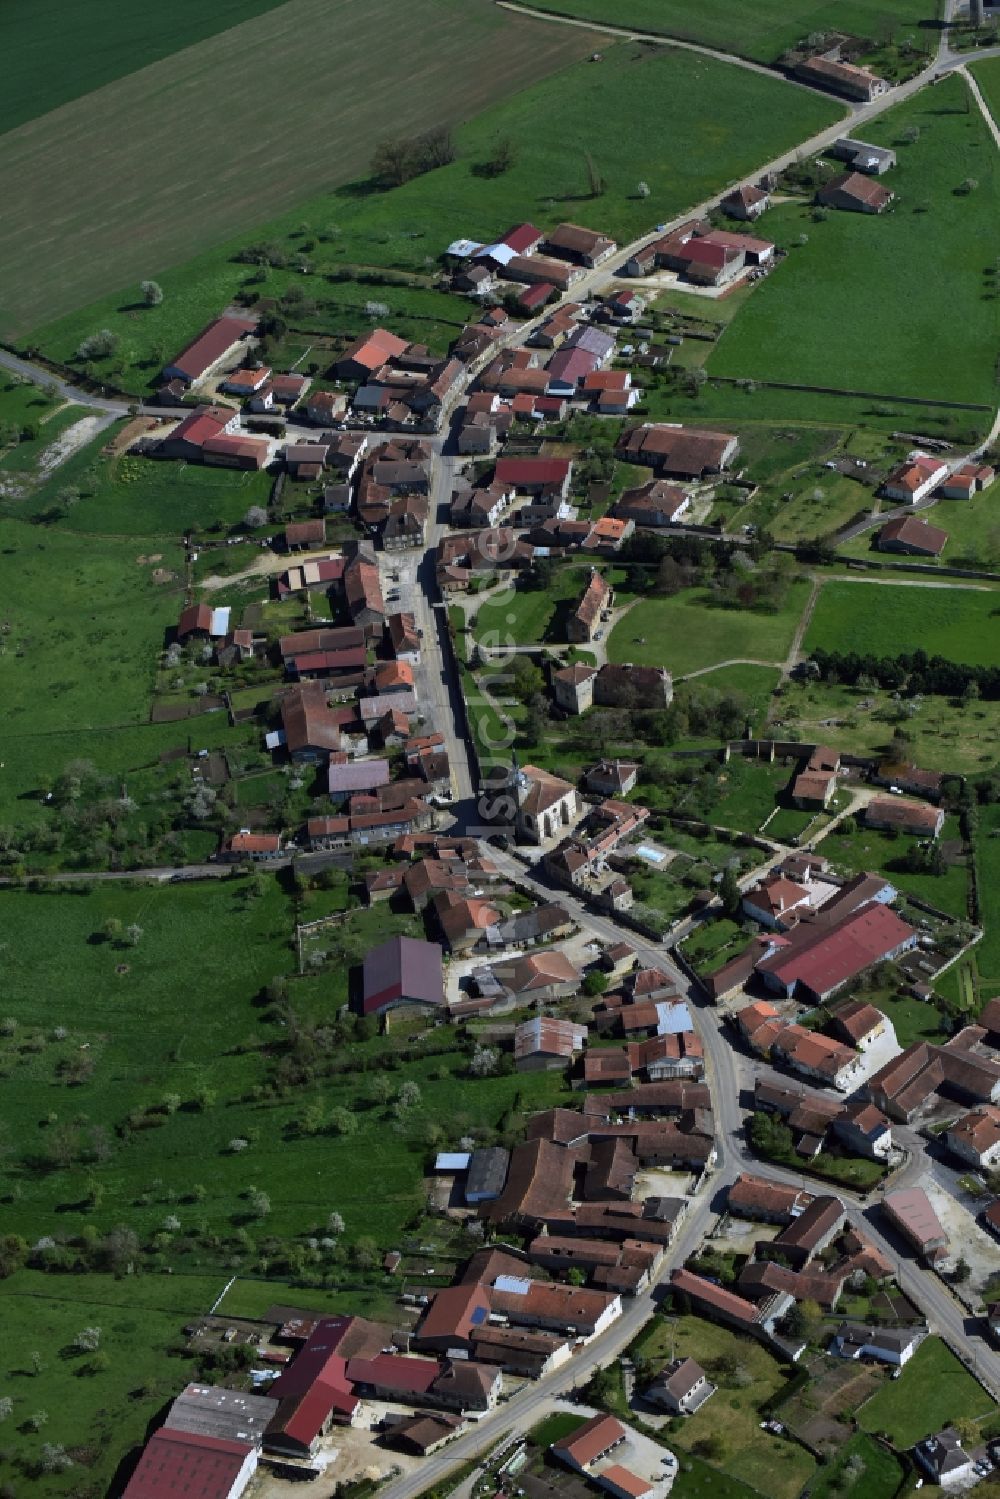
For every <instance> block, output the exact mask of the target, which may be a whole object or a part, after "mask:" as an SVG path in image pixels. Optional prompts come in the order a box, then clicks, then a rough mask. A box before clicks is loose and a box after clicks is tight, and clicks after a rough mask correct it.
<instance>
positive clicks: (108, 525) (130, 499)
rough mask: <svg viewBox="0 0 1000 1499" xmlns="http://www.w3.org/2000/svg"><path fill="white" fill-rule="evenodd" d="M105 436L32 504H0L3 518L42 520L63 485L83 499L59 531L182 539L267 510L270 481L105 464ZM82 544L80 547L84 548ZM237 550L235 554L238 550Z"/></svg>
mask: <svg viewBox="0 0 1000 1499" xmlns="http://www.w3.org/2000/svg"><path fill="white" fill-rule="evenodd" d="M107 440H108V434H107V433H106V432H105V433H102V435H101V436H100V437H98V438H97V439H96V440H95V441H94V442H92V443H90V444H88V445H87V446H86V447H84V448H81V449H80V450H79V452H77V453H74V455H73V456H72V457H71V458H69V459H68V460H67V461H66V463H64V464H60V466H59V468H58V469H56V470H55V471H54V472H53V474H52V475H51V476H50V478H49V479H48V480H47V481H46V482H45V483H43V484H41V485H40V486H39V487H38V489H37V490H36V492H35V493H34V495H33V496H32V497H31V499H30V502H29V503H27V504H25V503H24V502H21V501H12V502H10V503H7V502H3V501H0V512H3V511H6V512H7V513H8V514H14V515H18V516H24V515H26V514H27V515H33V516H38V515H42V514H45V513H46V512H48V511H49V509H50V508H51V507H52V506H53V505H57V504H58V501H59V494H60V492H61V491H62V490H64V489H65V488H67V487H68V486H75V487H77V488H78V489H79V490H80V491H81V495H82V498H81V499H80V500H79V501H78V503H77V504H75V505H74V506H73V507H72V508H71V509H70V510H68V511H66V512H65V514H63V515H61V516H60V520H59V532H60V533H64V532H69V531H72V532H80V533H90V534H93V535H95V536H112V537H115V536H122V537H125V536H135V537H147V538H152V539H158V540H160V541H162V540H163V539H164V538H167V537H169V538H171V539H172V540H175V541H176V540H180V538H181V537H182V536H183V535H184V534H185V532H187V531H191V530H193V531H205V530H210V529H211V528H212V527H214V526H216V525H218V524H220V523H221V525H222V527H223V528H224V529H226V530H228V529H229V528H230V527H232V526H234V525H237V524H238V523H239V522H240V521H241V520H242V518H243V516H244V515H245V514H246V512H247V510H248V509H249V507H250V506H251V505H263V506H266V505H267V502H268V496H269V495H270V493H271V487H272V483H273V480H272V478H271V476H270V474H265V473H235V472H233V471H232V470H229V469H220V468H211V467H209V466H207V465H204V464H188V463H160V462H156V461H155V460H153V459H149V458H137V457H134V456H130V455H129V454H124V455H123V456H121V457H119V458H112V459H104V458H102V457H101V456H100V450H101V448H102V447H104V445H105V444H106V442H107ZM81 544H82V543H81ZM235 550H236V548H233V551H235Z"/></svg>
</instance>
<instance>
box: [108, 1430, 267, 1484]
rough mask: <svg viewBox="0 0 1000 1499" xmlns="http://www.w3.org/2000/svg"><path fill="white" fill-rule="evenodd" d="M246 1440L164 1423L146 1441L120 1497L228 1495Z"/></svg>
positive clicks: (245, 1451) (245, 1455)
mask: <svg viewBox="0 0 1000 1499" xmlns="http://www.w3.org/2000/svg"><path fill="white" fill-rule="evenodd" d="M252 1451H253V1448H252V1447H251V1446H250V1444H249V1443H244V1442H229V1441H226V1440H225V1439H224V1438H222V1437H206V1436H201V1435H199V1434H198V1433H196V1432H192V1431H175V1430H174V1429H173V1428H172V1427H167V1426H163V1427H161V1428H160V1430H159V1431H154V1433H153V1435H152V1436H151V1437H150V1439H149V1441H148V1442H147V1443H146V1446H145V1449H144V1450H143V1453H142V1456H141V1457H140V1459H139V1464H138V1467H137V1468H136V1470H135V1472H134V1473H133V1474H132V1477H131V1478H130V1479H129V1482H128V1486H127V1488H126V1489H125V1492H124V1495H123V1496H122V1499H178V1496H179V1495H183V1496H184V1499H229V1495H230V1494H231V1492H232V1489H233V1485H234V1484H235V1482H236V1480H237V1478H238V1477H239V1475H240V1472H241V1470H242V1468H243V1464H244V1463H245V1462H246V1460H247V1458H248V1456H249V1455H250V1453H251V1452H252Z"/></svg>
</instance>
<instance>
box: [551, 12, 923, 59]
mask: <svg viewBox="0 0 1000 1499" xmlns="http://www.w3.org/2000/svg"><path fill="white" fill-rule="evenodd" d="M532 6H533V8H534V9H536V10H550V11H552V12H554V13H555V14H557V15H567V16H576V17H579V19H581V20H584V21H596V22H602V21H603V22H605V23H607V24H608V25H611V26H630V27H634V28H635V29H636V30H637V31H650V32H657V33H662V34H664V35H667V36H675V37H679V38H680V39H681V40H683V41H688V42H701V43H704V44H705V45H706V46H709V47H718V48H720V49H721V50H722V51H724V52H736V53H739V54H740V55H742V56H744V57H752V58H755V59H757V60H759V61H760V62H774V61H776V59H777V58H779V57H780V56H781V54H782V53H783V52H786V51H787V50H788V48H789V47H794V46H795V44H796V43H797V42H800V41H803V40H804V39H805V37H806V36H808V35H809V33H810V32H814V31H823V30H826V29H835V30H837V31H847V32H852V33H853V34H854V35H855V36H862V37H867V38H871V39H873V40H876V41H877V40H880V39H881V38H882V37H883V36H884V35H885V34H886V31H887V29H889V28H891V30H892V32H893V33H894V34H895V35H896V36H897V38H899V37H901V34H904V32H905V34H906V35H912V36H913V37H914V39H915V40H916V41H918V42H924V43H925V44H926V45H927V46H933V44H934V40H935V30H934V25H933V23H934V20H935V18H936V16H937V6H936V5H935V3H934V0H764V3H762V4H760V5H753V6H747V5H741V6H738V7H737V8H736V9H735V10H734V9H733V7H732V6H731V5H730V4H729V3H728V0H698V3H697V4H694V5H692V4H691V0H532Z"/></svg>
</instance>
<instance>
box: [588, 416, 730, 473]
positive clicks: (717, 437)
mask: <svg viewBox="0 0 1000 1499" xmlns="http://www.w3.org/2000/svg"><path fill="white" fill-rule="evenodd" d="M738 447H739V439H738V438H736V437H734V436H733V435H732V433H730V432H709V431H705V430H703V429H701V428H699V427H682V426H673V425H666V424H663V423H654V422H647V423H646V424H645V425H643V426H641V427H631V428H629V430H628V431H627V432H625V433H624V434H623V436H622V438H621V440H620V442H619V445H618V456H619V458H622V459H624V460H625V461H626V462H628V463H638V464H648V465H649V467H651V468H653V469H656V470H657V471H658V472H659V473H662V474H675V475H677V476H679V477H683V478H686V479H702V478H704V476H705V475H706V474H716V473H720V472H721V471H722V469H724V468H726V467H728V465H729V464H730V463H731V462H732V460H733V458H734V456H735V454H736V450H737V448H738Z"/></svg>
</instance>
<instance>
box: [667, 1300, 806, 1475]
mask: <svg viewBox="0 0 1000 1499" xmlns="http://www.w3.org/2000/svg"><path fill="white" fill-rule="evenodd" d="M638 1351H639V1353H640V1354H641V1355H642V1356H643V1357H645V1358H649V1359H653V1360H661V1359H662V1360H666V1359H668V1358H671V1357H675V1358H686V1357H691V1358H695V1359H697V1360H698V1362H699V1363H700V1364H701V1365H702V1367H703V1368H704V1369H705V1370H706V1371H707V1373H708V1375H709V1378H711V1379H713V1380H714V1382H715V1383H716V1384H717V1385H719V1389H718V1390H717V1392H716V1394H714V1395H713V1396H712V1398H711V1399H710V1400H709V1401H708V1402H707V1403H706V1404H705V1405H704V1406H702V1408H701V1410H700V1411H698V1412H696V1414H695V1415H693V1416H689V1417H687V1418H686V1419H685V1420H684V1423H683V1428H682V1431H681V1433H680V1434H679V1436H678V1437H677V1438H671V1439H670V1441H671V1442H673V1441H676V1442H677V1445H678V1446H681V1447H683V1448H691V1447H693V1446H694V1445H695V1444H696V1443H697V1442H698V1441H699V1440H700V1439H701V1438H703V1437H706V1436H708V1435H710V1434H712V1433H718V1434H719V1435H720V1436H721V1437H722V1440H723V1442H724V1444H725V1455H724V1456H723V1457H721V1458H719V1459H718V1460H717V1462H718V1466H719V1467H720V1468H721V1470H722V1472H723V1473H726V1474H729V1475H730V1476H731V1477H734V1478H738V1479H742V1481H743V1482H744V1483H747V1484H750V1485H751V1486H752V1487H753V1488H755V1489H757V1490H758V1491H759V1492H760V1493H762V1494H767V1495H769V1496H771V1499H794V1496H795V1495H797V1494H798V1493H799V1492H800V1490H801V1489H802V1486H803V1485H804V1484H805V1483H806V1482H807V1481H808V1480H809V1479H810V1478H811V1476H812V1474H813V1473H814V1472H815V1471H816V1464H815V1463H814V1461H813V1459H812V1458H811V1457H810V1456H809V1454H808V1453H807V1452H805V1451H804V1450H803V1449H802V1448H801V1447H798V1446H796V1445H794V1444H793V1443H791V1442H785V1441H780V1440H775V1438H774V1437H773V1436H772V1435H771V1434H770V1433H769V1432H764V1431H761V1429H760V1411H761V1407H762V1406H763V1405H764V1404H765V1403H766V1402H767V1401H769V1400H770V1399H771V1398H772V1397H773V1396H774V1395H776V1394H777V1393H778V1392H779V1391H780V1390H781V1389H782V1388H783V1387H784V1384H785V1375H784V1374H783V1373H782V1371H781V1368H780V1366H779V1364H778V1362H777V1360H776V1359H775V1358H773V1357H772V1355H771V1354H770V1353H768V1352H767V1350H766V1349H764V1348H762V1347H760V1346H759V1345H758V1344H756V1343H752V1342H751V1341H750V1340H749V1339H748V1338H741V1337H738V1336H737V1335H736V1334H735V1333H732V1332H730V1331H729V1330H728V1328H724V1327H718V1326H716V1325H715V1324H714V1323H709V1322H705V1321H704V1320H703V1319H702V1318H700V1317H694V1316H690V1315H685V1316H679V1317H671V1318H670V1319H669V1320H664V1319H662V1318H656V1319H655V1321H654V1322H653V1324H652V1328H651V1330H650V1332H649V1333H648V1334H647V1335H646V1336H645V1337H644V1338H643V1339H642V1340H641V1342H640V1344H639V1349H638ZM728 1355H735V1356H736V1357H737V1358H738V1359H739V1362H740V1363H741V1364H742V1365H743V1367H744V1368H745V1369H746V1370H747V1372H748V1373H749V1374H750V1375H751V1383H749V1384H748V1385H747V1386H746V1387H745V1388H742V1389H740V1388H737V1387H736V1386H734V1385H730V1384H728V1383H727V1381H726V1380H725V1378H723V1377H720V1376H719V1375H718V1374H717V1373H713V1364H714V1363H715V1362H716V1361H717V1360H718V1359H720V1358H724V1357H726V1356H728Z"/></svg>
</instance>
